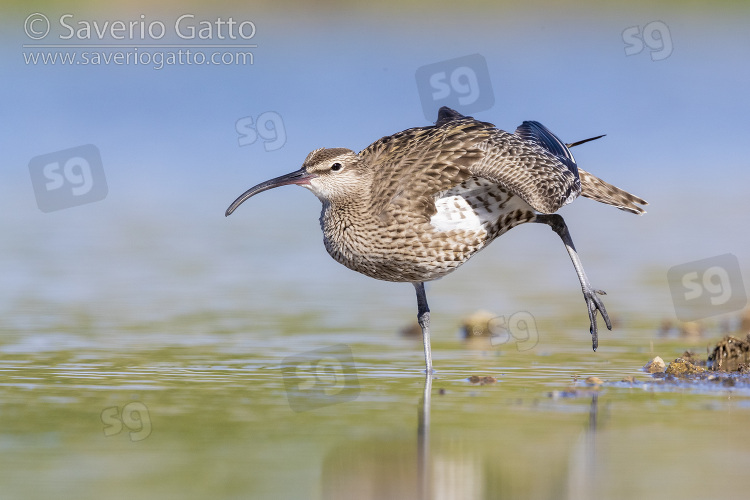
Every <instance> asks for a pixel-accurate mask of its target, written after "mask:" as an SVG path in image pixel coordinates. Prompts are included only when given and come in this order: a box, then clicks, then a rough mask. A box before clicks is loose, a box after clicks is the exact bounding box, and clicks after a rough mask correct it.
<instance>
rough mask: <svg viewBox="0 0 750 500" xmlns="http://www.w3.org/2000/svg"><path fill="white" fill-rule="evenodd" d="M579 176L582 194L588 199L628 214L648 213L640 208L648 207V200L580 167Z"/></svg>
mask: <svg viewBox="0 0 750 500" xmlns="http://www.w3.org/2000/svg"><path fill="white" fill-rule="evenodd" d="M578 176H579V177H580V179H581V194H582V195H583V196H585V197H586V198H591V199H592V200H596V201H598V202H601V203H606V204H607V205H612V206H614V207H617V208H619V209H620V210H625V211H626V212H632V213H634V214H639V215H640V214H643V213H646V211H645V210H644V209H643V208H642V207H639V206H638V205H648V202H647V201H646V200H643V199H641V198H639V197H637V196H635V195H632V194H630V193H628V192H627V191H623V190H622V189H620V188H618V187H615V186H613V185H612V184H609V183H608V182H604V181H603V180H601V179H600V178H598V177H596V176H595V175H592V174H590V173H588V172H586V171H585V170H582V169H581V168H580V167H578Z"/></svg>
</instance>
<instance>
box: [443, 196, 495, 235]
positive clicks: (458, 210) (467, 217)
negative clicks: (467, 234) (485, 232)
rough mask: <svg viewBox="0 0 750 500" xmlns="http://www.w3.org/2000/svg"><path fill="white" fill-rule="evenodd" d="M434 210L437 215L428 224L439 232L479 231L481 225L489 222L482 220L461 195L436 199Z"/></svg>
mask: <svg viewBox="0 0 750 500" xmlns="http://www.w3.org/2000/svg"><path fill="white" fill-rule="evenodd" d="M435 208H437V213H436V214H435V215H433V216H432V218H430V224H432V225H433V227H434V228H435V229H437V230H439V231H451V230H454V229H461V230H464V231H479V230H480V229H482V224H483V223H484V222H486V221H488V220H489V219H484V220H482V217H480V215H479V214H478V213H477V212H476V211H475V210H474V209H473V208H472V207H471V205H470V204H469V202H468V201H466V199H465V198H464V197H463V196H461V195H454V196H445V197H443V198H438V199H437V200H435ZM486 215H490V214H486Z"/></svg>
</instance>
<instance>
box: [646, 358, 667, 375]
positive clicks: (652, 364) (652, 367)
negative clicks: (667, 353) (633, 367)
mask: <svg viewBox="0 0 750 500" xmlns="http://www.w3.org/2000/svg"><path fill="white" fill-rule="evenodd" d="M666 369H667V365H666V363H664V360H663V359H661V358H660V357H659V356H656V357H655V358H654V359H652V360H651V361H649V362H648V363H646V364H645V365H644V366H643V371H645V372H648V373H664V370H666Z"/></svg>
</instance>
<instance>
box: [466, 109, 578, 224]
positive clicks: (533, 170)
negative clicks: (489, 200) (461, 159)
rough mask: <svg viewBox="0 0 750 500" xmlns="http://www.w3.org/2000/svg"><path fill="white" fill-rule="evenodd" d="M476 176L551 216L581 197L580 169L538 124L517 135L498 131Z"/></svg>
mask: <svg viewBox="0 0 750 500" xmlns="http://www.w3.org/2000/svg"><path fill="white" fill-rule="evenodd" d="M481 147H482V149H483V150H484V152H485V156H484V158H483V159H482V161H481V162H479V163H476V164H474V165H473V166H472V168H471V170H472V174H473V175H476V176H478V177H483V178H485V179H487V180H490V181H492V182H496V183H497V184H499V185H502V186H504V187H505V188H506V189H508V190H509V191H510V192H511V193H513V194H515V195H516V196H518V197H520V198H521V199H523V200H524V201H525V202H526V203H528V204H529V205H531V207H532V208H533V209H534V210H536V211H537V212H541V213H545V214H550V213H553V212H556V211H557V210H558V209H559V208H560V207H562V206H563V205H565V204H567V203H570V202H571V201H573V200H574V199H576V198H577V197H578V196H579V195H580V194H581V181H580V179H579V177H578V166H577V165H576V163H575V159H574V158H573V155H572V154H571V153H570V151H569V150H568V148H567V146H565V143H564V142H562V141H561V140H560V139H558V138H557V137H556V136H555V135H554V134H553V133H552V132H550V131H549V130H548V129H547V128H546V127H544V126H543V125H542V124H540V123H538V122H523V124H522V125H521V126H520V127H518V129H517V130H516V133H515V134H511V133H508V132H505V131H503V130H499V129H494V131H493V133H492V134H491V136H490V138H489V140H488V141H487V142H485V143H484V144H482V146H481Z"/></svg>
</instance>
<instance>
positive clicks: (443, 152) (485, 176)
mask: <svg viewBox="0 0 750 500" xmlns="http://www.w3.org/2000/svg"><path fill="white" fill-rule="evenodd" d="M600 137H601V136H600ZM583 142H586V141H579V142H577V143H573V144H566V143H564V142H562V141H561V140H560V139H558V138H557V137H556V136H555V135H554V134H553V133H552V132H550V131H549V130H548V129H547V128H546V127H544V126H543V125H542V124H541V123H538V122H533V121H525V122H523V123H522V124H521V126H520V127H518V128H517V129H516V131H515V133H509V132H505V131H503V130H500V129H498V128H496V127H495V126H494V125H493V124H491V123H486V122H480V121H478V120H475V119H474V118H472V117H469V116H463V115H461V114H460V113H458V112H457V111H454V110H452V109H450V108H447V107H443V108H441V109H440V111H439V113H438V120H437V122H436V123H435V125H433V126H428V127H417V128H411V129H407V130H404V131H403V132H399V133H397V134H394V135H390V136H387V137H383V138H382V139H380V140H378V141H376V142H374V143H372V144H371V145H370V146H368V147H367V148H365V149H364V150H362V151H360V152H359V153H358V154H357V153H354V151H351V150H349V149H345V148H330V149H327V148H320V149H316V150H315V151H313V152H312V153H310V154H309V155H307V158H306V159H305V161H304V163H303V164H302V168H300V169H299V170H297V171H294V172H292V173H289V174H287V175H282V176H281V177H276V178H275V179H271V180H269V181H266V182H263V183H261V184H258V185H257V186H255V187H252V188H250V189H248V190H247V191H245V193H243V194H242V195H241V196H240V197H239V198H237V199H236V200H235V201H234V202H233V203H232V204H231V205H230V206H229V208H228V209H227V211H226V215H227V216H228V215H230V214H231V213H232V212H234V211H235V210H236V209H237V207H238V206H240V204H242V203H243V202H244V201H245V200H247V199H248V198H250V197H251V196H254V195H256V194H258V193H260V192H262V191H265V190H267V189H271V188H275V187H278V186H284V185H288V184H296V185H299V186H302V187H305V188H307V189H309V190H310V191H312V192H313V193H314V194H315V195H316V196H317V197H318V198H319V199H320V201H321V202H322V203H323V210H322V212H321V215H320V226H321V228H322V230H323V242H324V244H325V247H326V250H327V251H328V253H329V254H330V255H331V257H333V258H334V259H335V260H336V261H337V262H339V263H341V264H343V265H345V266H346V267H348V268H349V269H352V270H354V271H357V272H360V273H362V274H364V275H367V276H370V277H372V278H376V279H380V280H386V281H397V282H410V283H412V284H413V285H414V288H415V289H416V292H417V306H418V314H417V319H418V321H419V325H420V327H421V329H422V337H423V341H424V352H425V364H426V370H427V373H428V374H429V373H431V372H432V354H431V351H430V309H429V307H428V305H427V297H426V295H425V289H424V283H425V282H426V281H431V280H435V279H438V278H441V277H443V276H445V275H447V274H449V273H451V272H453V271H455V270H456V269H457V268H458V267H459V266H460V265H461V264H463V263H464V262H466V261H467V260H469V258H470V257H471V256H472V255H474V254H475V253H477V252H478V251H479V250H481V249H482V248H484V247H486V246H487V245H488V244H489V243H490V242H492V240H494V239H495V238H497V237H498V236H500V235H502V234H503V233H505V232H506V231H508V230H509V229H511V228H513V227H515V226H517V225H519V224H523V223H526V222H537V223H543V224H547V225H548V226H550V227H551V228H552V229H553V230H554V231H555V232H556V233H557V234H558V235H559V236H560V238H561V239H562V241H563V243H564V244H565V248H566V249H567V251H568V254H569V255H570V259H571V260H572V261H573V266H574V267H575V271H576V274H577V275H578V280H579V281H580V283H581V289H582V291H583V297H584V299H585V300H586V307H587V309H588V314H589V321H590V325H591V326H590V333H591V340H592V346H593V349H594V350H596V348H597V346H598V332H597V325H596V315H597V312H601V314H602V317H603V318H604V322H605V323H606V325H607V328H608V329H610V330H611V329H612V324H611V322H610V320H609V316H608V315H607V310H606V309H605V308H604V304H603V303H602V301H601V299H600V298H599V297H598V295H604V292H603V291H601V290H596V289H594V288H593V287H592V286H591V283H590V282H589V279H588V277H587V276H586V273H585V272H584V270H583V265H582V264H581V259H580V258H579V257H578V253H577V252H576V249H575V246H574V245H573V240H572V239H571V237H570V233H569V232H568V227H567V226H566V224H565V221H564V220H563V218H562V217H561V216H560V215H559V214H556V213H555V212H556V211H557V210H558V209H559V208H560V207H562V206H563V205H566V204H568V203H570V202H572V201H573V200H575V199H576V198H577V197H578V196H579V195H583V196H586V197H588V198H591V199H593V200H596V201H599V202H602V203H606V204H609V205H613V206H615V207H617V208H619V209H621V210H626V211H628V212H632V213H635V214H641V213H643V212H644V210H643V208H641V207H640V206H639V205H646V204H647V203H646V201H644V200H642V199H641V198H638V197H637V196H634V195H632V194H630V193H627V192H625V191H623V190H621V189H619V188H617V187H615V186H613V185H611V184H608V183H606V182H604V181H603V180H601V179H599V178H597V177H595V176H593V175H592V174H590V173H588V172H585V171H584V170H582V169H580V168H578V165H577V164H576V161H575V159H574V158H573V155H572V154H571V152H570V149H569V148H570V147H573V146H575V145H578V144H581V143H583Z"/></svg>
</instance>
